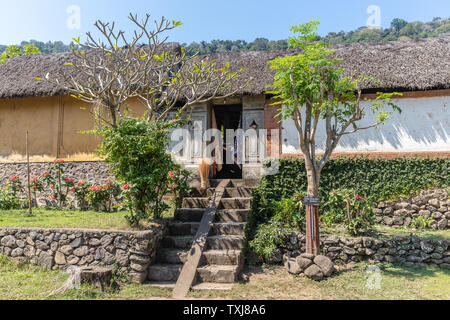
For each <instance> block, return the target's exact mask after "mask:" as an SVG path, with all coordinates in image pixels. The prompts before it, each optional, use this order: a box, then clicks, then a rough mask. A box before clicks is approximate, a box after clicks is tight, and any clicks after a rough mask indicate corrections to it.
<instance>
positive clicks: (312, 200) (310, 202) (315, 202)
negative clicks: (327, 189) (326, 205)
mask: <svg viewBox="0 0 450 320" xmlns="http://www.w3.org/2000/svg"><path fill="white" fill-rule="evenodd" d="M303 202H304V204H305V205H306V206H320V198H319V197H318V196H305V197H303Z"/></svg>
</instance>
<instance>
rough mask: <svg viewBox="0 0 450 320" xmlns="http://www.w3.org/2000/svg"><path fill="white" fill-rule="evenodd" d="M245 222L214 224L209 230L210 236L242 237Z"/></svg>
mask: <svg viewBox="0 0 450 320" xmlns="http://www.w3.org/2000/svg"><path fill="white" fill-rule="evenodd" d="M244 234H245V222H216V223H214V224H213V226H212V229H211V235H217V236H219V235H228V236H243V235H244Z"/></svg>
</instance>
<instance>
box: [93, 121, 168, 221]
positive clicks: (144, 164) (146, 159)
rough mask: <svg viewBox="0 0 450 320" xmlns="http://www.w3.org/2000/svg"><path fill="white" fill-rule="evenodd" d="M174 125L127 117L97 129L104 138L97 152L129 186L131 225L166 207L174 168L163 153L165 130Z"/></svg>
mask: <svg viewBox="0 0 450 320" xmlns="http://www.w3.org/2000/svg"><path fill="white" fill-rule="evenodd" d="M174 125H175V123H173V122H162V123H161V122H148V121H145V120H140V119H134V118H129V119H124V120H121V121H120V122H119V124H118V126H117V128H112V127H104V128H102V129H101V130H99V131H98V132H99V133H100V134H101V135H102V136H103V138H104V139H103V142H102V145H101V149H100V150H99V153H100V154H101V155H103V156H105V157H106V161H107V162H108V165H109V166H110V167H111V169H112V172H113V173H114V176H115V177H117V178H118V179H119V180H120V181H121V182H122V183H128V184H129V185H130V186H132V187H131V188H130V189H129V190H128V192H127V194H126V197H128V199H129V200H128V201H129V203H130V205H131V206H130V208H131V214H130V216H129V217H128V218H129V219H128V221H129V223H130V224H132V225H138V224H139V222H140V220H142V219H148V218H150V217H152V218H156V219H157V218H159V217H160V216H161V214H162V212H163V211H164V210H166V209H167V207H168V206H167V204H166V203H165V202H164V201H163V197H164V196H165V195H166V194H167V193H168V184H169V176H168V173H169V172H170V171H174V170H176V169H177V166H176V164H175V162H174V161H173V160H172V158H171V157H170V155H168V154H167V153H166V150H167V147H168V143H169V137H168V130H169V129H170V128H173V126H174Z"/></svg>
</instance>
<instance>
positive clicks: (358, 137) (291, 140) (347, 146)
mask: <svg viewBox="0 0 450 320" xmlns="http://www.w3.org/2000/svg"><path fill="white" fill-rule="evenodd" d="M395 104H397V105H398V106H399V107H400V108H401V109H402V113H400V114H399V113H397V112H395V113H393V114H392V115H391V117H390V118H389V119H388V120H387V122H386V124H385V125H380V126H379V127H377V128H371V129H367V130H362V131H359V132H357V133H354V134H350V135H346V136H344V137H342V139H341V141H340V143H339V145H338V147H337V148H336V150H335V151H336V152H356V151H359V152H370V151H373V152H374V151H377V152H399V151H400V152H401V151H449V150H450V122H449V119H450V96H445V97H431V98H411V99H410V98H408V99H406V98H405V99H396V100H395ZM363 105H367V103H366V102H363ZM388 110H391V108H390V107H387V108H386V111H388ZM374 121H375V120H374V115H373V114H372V113H371V112H367V116H366V117H365V118H364V119H363V120H361V121H360V125H361V126H367V125H370V124H373V123H374ZM282 126H283V132H282V142H283V149H282V150H283V151H282V152H283V153H299V152H300V149H299V138H298V131H297V129H296V127H295V124H294V122H293V121H292V120H290V119H289V120H286V121H283V125H282ZM325 137H326V133H325V123H324V121H320V122H319V128H318V132H317V135H316V143H317V151H318V152H322V151H323V148H324V142H325Z"/></svg>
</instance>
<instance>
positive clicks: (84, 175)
mask: <svg viewBox="0 0 450 320" xmlns="http://www.w3.org/2000/svg"><path fill="white" fill-rule="evenodd" d="M51 165H53V163H51V162H32V163H30V171H31V175H30V176H31V178H33V177H39V176H40V175H41V174H42V173H43V172H45V171H47V170H49V168H50V166H51ZM12 176H17V177H18V178H19V179H20V181H21V182H22V185H23V186H24V187H26V181H27V164H26V163H0V185H1V186H2V187H3V186H5V185H6V184H7V183H8V178H9V177H12ZM63 178H73V179H74V180H75V181H86V182H89V183H90V184H99V185H104V184H105V183H106V181H107V180H108V179H114V175H112V174H111V173H109V167H108V166H107V164H106V162H104V161H83V162H65V165H64V174H63ZM50 196H51V190H47V191H45V192H38V193H37V202H38V204H39V206H55V205H56V202H55V201H53V202H54V204H53V205H52V203H51V202H52V201H51V200H50ZM21 199H22V200H27V199H28V195H27V194H26V193H23V194H22V195H21ZM33 201H34V199H33ZM68 204H69V206H70V207H73V208H77V207H79V204H78V203H77V202H76V201H74V199H73V195H72V193H71V192H69V195H68Z"/></svg>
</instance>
